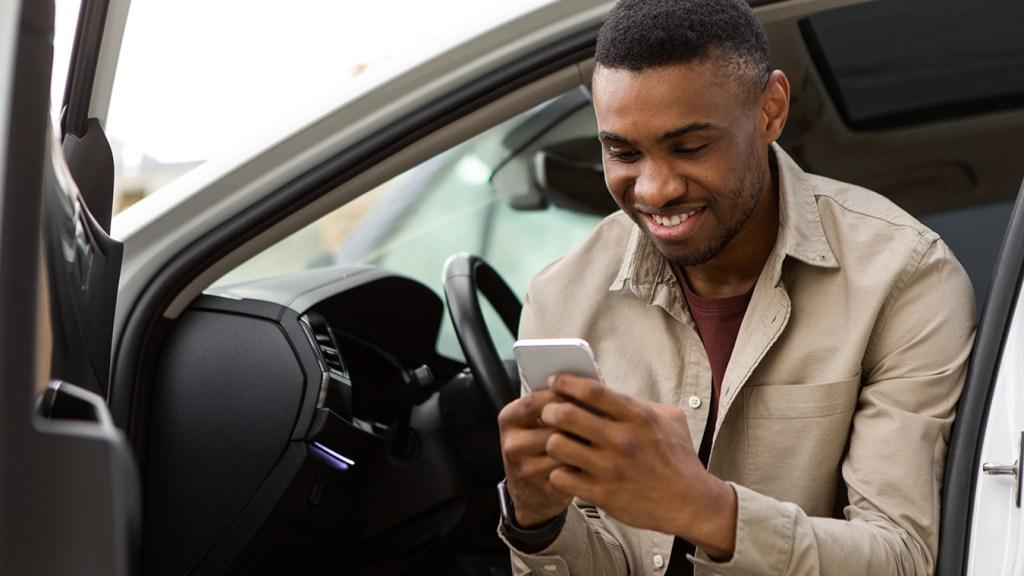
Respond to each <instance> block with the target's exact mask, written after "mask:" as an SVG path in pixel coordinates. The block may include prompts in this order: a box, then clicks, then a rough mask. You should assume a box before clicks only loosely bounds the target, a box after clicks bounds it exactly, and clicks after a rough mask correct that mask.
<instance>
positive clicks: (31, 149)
mask: <svg viewBox="0 0 1024 576" xmlns="http://www.w3.org/2000/svg"><path fill="white" fill-rule="evenodd" d="M12 4H14V5H15V8H16V10H15V11H14V12H15V14H18V13H19V12H20V14H19V16H17V17H14V18H12V19H11V20H0V21H2V22H3V23H4V24H7V23H10V22H14V23H16V24H17V27H16V29H15V32H14V33H12V34H11V35H9V36H4V37H5V38H12V39H14V44H13V48H14V50H13V51H10V52H8V51H6V50H5V48H7V46H5V47H4V48H0V58H3V59H4V63H3V64H0V71H2V72H5V73H8V75H7V76H5V77H3V78H2V79H0V80H2V85H3V86H4V88H5V95H6V93H7V92H6V89H9V90H10V92H9V94H10V95H11V99H10V100H9V106H4V107H3V108H2V110H3V113H4V114H5V115H7V114H9V116H5V117H4V118H3V120H0V127H3V128H4V132H3V133H2V137H3V139H4V142H5V148H4V149H5V156H4V158H3V159H4V164H3V170H4V172H3V174H2V180H0V181H2V182H3V190H2V196H0V425H2V427H3V433H2V434H0V467H2V469H3V471H4V474H3V490H2V491H0V549H2V552H3V553H2V555H0V572H3V573H5V574H117V575H122V574H124V575H127V574H130V573H132V566H131V563H132V560H133V559H134V558H135V557H136V555H135V554H133V553H132V549H133V547H134V545H135V544H134V543H135V542H137V541H138V539H137V537H136V536H137V534H138V525H139V522H138V519H139V508H138V494H137V490H138V483H137V480H136V479H135V471H134V464H133V463H132V459H131V456H130V454H129V453H128V451H127V444H126V442H125V440H124V437H123V435H121V433H120V432H119V431H117V430H116V429H115V428H114V427H113V423H112V420H111V418H110V415H109V412H108V411H107V408H106V404H105V402H104V401H103V398H102V397H100V396H98V395H96V394H92V393H89V392H86V391H84V390H80V389H78V388H77V387H74V386H72V385H68V384H64V383H59V382H54V383H53V384H51V387H50V389H49V390H50V391H49V394H48V396H47V397H46V398H48V399H49V402H46V401H44V399H39V398H37V397H36V392H37V391H38V382H45V381H46V379H47V377H48V368H49V366H48V365H49V362H48V358H45V356H42V354H43V353H44V351H45V350H46V346H44V345H41V344H42V343H45V342H47V341H48V335H49V331H48V329H47V328H48V325H47V323H46V322H45V321H44V319H45V318H46V316H47V315H46V305H47V301H48V299H47V298H46V295H47V292H48V291H47V289H46V287H45V283H46V282H47V278H49V280H51V281H55V282H59V281H61V280H65V278H63V277H58V278H51V277H49V276H50V275H48V274H45V273H43V272H42V271H41V268H44V267H45V264H44V261H43V258H45V256H44V254H45V251H43V250H41V244H42V241H43V236H44V235H42V234H40V228H39V227H40V222H41V221H42V214H43V211H44V206H49V205H50V204H49V203H48V199H49V198H47V196H48V195H50V196H52V195H54V194H58V195H59V194H66V193H67V192H66V190H65V189H61V188H60V185H61V179H60V178H58V177H56V176H55V172H54V170H55V169H57V168H59V166H60V163H61V162H62V158H61V154H60V151H59V149H58V148H57V146H56V144H55V141H54V138H55V137H54V136H53V135H52V132H51V131H50V130H49V128H50V121H49V118H48V108H49V106H48V94H49V77H50V69H51V62H52V58H53V46H52V36H53V20H54V5H53V2H52V0H25V1H24V2H13V3H12V2H6V3H4V4H3V5H0V6H2V8H0V9H2V10H4V11H5V13H4V14H3V16H4V17H6V16H8V15H9V14H10V13H7V12H6V11H7V9H9V8H10V7H11V5H12ZM37 336H41V338H38V339H37ZM62 388H63V390H62ZM66 407H72V408H69V409H67V410H66ZM55 408H56V409H55Z"/></svg>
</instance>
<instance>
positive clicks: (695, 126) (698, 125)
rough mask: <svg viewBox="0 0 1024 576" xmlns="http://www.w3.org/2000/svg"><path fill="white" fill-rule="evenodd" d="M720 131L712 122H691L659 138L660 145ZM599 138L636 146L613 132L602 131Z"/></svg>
mask: <svg viewBox="0 0 1024 576" xmlns="http://www.w3.org/2000/svg"><path fill="white" fill-rule="evenodd" d="M718 129H719V126H718V125H717V124H712V123H711V122H691V123H689V124H687V125H686V126H682V127H680V128H676V129H675V130H669V131H668V132H665V133H664V134H662V135H661V136H659V137H658V143H659V144H661V143H664V142H668V141H669V140H674V139H676V138H679V137H680V136H685V135H687V134H689V133H690V132H706V131H710V130H718ZM597 137H598V138H599V139H600V140H611V141H612V142H621V143H623V144H628V145H630V146H633V145H634V144H633V141H632V140H630V139H629V138H626V137H624V136H619V135H618V134H612V133H611V132H604V131H601V132H600V133H598V135H597Z"/></svg>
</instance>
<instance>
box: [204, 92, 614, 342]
mask: <svg viewBox="0 0 1024 576" xmlns="http://www.w3.org/2000/svg"><path fill="white" fill-rule="evenodd" d="M574 96H575V95H574ZM556 100H557V99H556ZM545 106H546V105H542V106H538V107H537V108H536V109H534V110H532V111H530V112H527V113H526V114H523V115H521V116H519V117H517V118H513V119H511V120H509V121H507V122H505V123H503V124H501V125H499V126H496V127H494V128H492V129H491V130H488V131H487V132H485V133H483V134H481V135H479V136H477V137H476V138H474V139H472V140H470V141H469V142H466V143H464V144H462V145H461V146H458V147H456V148H454V149H452V150H449V151H447V152H445V153H443V154H440V155H438V156H436V157H434V158H433V159H431V160H428V161H427V162H424V163H423V164H421V165H420V166H417V167H416V168H413V169H412V170H409V171H407V172H405V173H404V174H401V175H399V176H397V177H396V178H394V179H392V180H391V181H389V182H387V183H385V184H384V185H382V186H379V187H378V188H376V189H374V190H372V191H370V192H367V193H366V194H364V195H363V196H361V197H359V198H357V199H356V200H354V201H352V202H350V203H348V204H346V205H345V206H342V207H341V208H339V209H337V210H335V211H334V212H332V213H330V214H328V215H326V216H324V217H322V218H321V219H319V220H317V221H316V222H314V223H313V224H310V225H309V226H307V227H306V228H304V229H302V230H300V231H298V232H296V233H294V234H292V235H291V236H289V237H288V238H286V239H284V240H282V241H281V242H279V243H278V244H276V245H275V246H273V247H271V248H269V249H267V250H265V251H264V252H262V253H260V254H258V255H256V256H255V257H253V258H251V259H250V260H249V261H247V262H245V263H243V264H242V265H241V266H239V267H238V268H236V269H235V270H233V271H231V272H230V273H228V274H227V275H225V276H224V277H223V278H221V279H220V280H218V281H217V282H216V283H215V284H214V286H222V285H226V284H232V283H235V282H240V281H245V280H249V279H255V278H262V277H267V276H272V275H278V274H283V273H288V272H294V271H298V270H301V269H308V268H317V267H322V266H331V265H345V264H367V265H373V266H380V267H383V268H387V269H389V270H394V271H397V272H400V273H402V274H405V275H407V276H410V277H412V278H415V279H416V280H418V281H420V282H422V283H423V284H425V285H426V286H428V287H430V288H431V289H432V290H434V292H436V293H437V294H438V295H439V296H441V297H442V298H443V282H442V271H443V269H444V263H445V260H447V259H448V257H449V256H451V255H452V254H456V253H459V252H469V253H473V254H477V255H480V256H482V257H483V258H484V259H485V260H487V261H488V263H490V264H491V266H493V267H494V268H495V270H497V271H498V273H499V274H501V275H502V277H503V278H504V279H505V281H506V282H508V284H509V286H511V288H512V289H513V291H515V292H516V294H517V295H518V296H519V298H520V299H522V298H523V295H524V294H525V292H526V284H527V282H528V281H529V279H530V278H531V277H532V276H533V275H534V274H536V273H537V272H538V271H540V269H541V268H543V267H544V266H545V265H547V264H548V263H549V262H551V261H552V260H554V259H556V258H558V257H559V256H560V255H562V254H563V253H564V252H565V251H566V250H568V249H569V248H570V247H572V246H573V245H574V244H575V243H577V242H579V241H580V240H581V239H583V237H584V236H586V235H587V233H588V232H590V230H591V229H592V228H593V227H594V226H595V225H596V224H597V223H598V222H599V221H600V220H601V216H596V215H592V214H584V213H581V212H577V211H574V210H569V209H566V208H560V207H558V206H555V205H553V204H547V205H543V204H540V205H537V204H535V205H533V206H532V207H531V208H532V209H518V208H514V207H513V206H512V205H511V204H512V203H515V202H519V204H518V205H519V206H520V207H522V200H521V199H520V200H510V198H509V195H508V194H503V193H500V191H499V190H498V189H497V188H496V186H495V184H494V181H493V179H492V175H493V174H494V173H495V171H496V170H498V169H500V168H502V167H504V166H507V165H509V164H510V160H509V159H510V158H513V157H514V158H516V159H518V160H523V159H524V158H528V157H530V154H532V153H533V149H534V148H536V147H537V146H539V145H540V144H535V145H534V146H533V148H531V147H530V146H526V147H525V149H523V150H517V149H509V148H508V145H509V143H510V141H512V140H522V131H521V130H519V131H518V132H517V134H516V136H517V137H516V138H507V136H508V135H509V134H510V133H512V132H513V131H516V130H517V129H519V128H521V127H523V126H527V127H530V126H535V125H537V122H533V123H529V122H528V121H529V120H530V119H531V118H533V119H534V120H536V118H538V117H543V114H542V112H543V111H544V110H545ZM576 116H577V117H583V118H584V119H586V118H588V117H589V118H590V119H592V118H593V108H592V107H590V106H589V103H587V105H586V106H585V107H583V108H581V109H579V111H578V112H577V113H576ZM563 117H564V115H563ZM573 120H574V118H573V117H569V119H568V120H565V121H563V122H562V123H561V124H559V123H557V122H556V123H555V124H554V127H551V126H544V125H541V128H540V131H539V132H537V133H534V134H532V135H530V139H531V140H532V141H535V142H539V143H543V142H545V141H547V142H557V141H558V140H559V138H576V137H578V134H576V133H574V132H571V131H569V130H568V129H566V128H565V127H566V126H570V128H571V127H572V126H571V125H572V121H573ZM592 121H593V122H594V129H593V135H594V136H593V137H594V142H595V143H596V141H597V140H596V120H592ZM578 123H579V122H577V124H578ZM541 132H543V134H542V133H541ZM523 164H524V165H525V164H526V162H523ZM532 178H533V177H532V175H531V174H530V173H529V172H528V171H525V172H523V175H522V177H521V178H520V180H521V182H520V183H519V184H521V189H527V188H530V187H532V186H533V184H532V182H533V179H532ZM505 187H506V188H508V187H509V185H508V184H507V182H506V184H505ZM513 187H514V186H513ZM596 192H597V193H602V194H607V191H605V190H603V189H602V190H599V191H596ZM484 315H485V318H486V320H487V324H488V327H489V328H490V329H491V335H492V338H493V339H494V341H495V345H496V346H497V348H498V351H499V353H501V355H502V356H503V357H505V358H511V357H512V342H513V340H514V338H513V335H511V334H509V333H508V331H507V330H506V329H504V326H503V324H502V323H501V320H500V318H499V317H498V316H497V313H496V312H494V311H493V309H491V308H490V307H489V306H488V305H487V304H486V302H485V303H484ZM444 321H445V324H444V326H443V327H442V333H441V335H440V336H439V339H438V343H437V346H438V351H439V352H440V353H442V354H445V355H447V356H449V357H452V358H457V359H462V351H461V349H460V347H459V344H458V340H457V338H456V337H455V333H454V331H453V329H452V327H451V323H450V320H449V319H448V317H447V315H446V316H445V320H444Z"/></svg>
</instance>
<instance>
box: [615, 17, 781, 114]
mask: <svg viewBox="0 0 1024 576" xmlns="http://www.w3.org/2000/svg"><path fill="white" fill-rule="evenodd" d="M716 54H718V55H720V56H721V57H722V58H723V59H724V61H725V63H727V64H728V65H729V67H730V68H732V69H733V70H734V72H735V73H736V74H737V78H736V79H737V80H739V82H740V85H741V86H743V87H745V88H747V89H749V90H750V91H751V100H752V101H756V100H757V97H758V96H759V95H760V93H761V90H762V89H763V88H764V85H765V82H766V81H767V79H768V75H769V74H770V73H771V71H772V58H771V53H770V52H769V51H768V36H767V35H766V34H765V31H764V27H763V26H761V22H760V21H758V19H757V16H755V15H754V11H753V10H752V9H751V8H750V5H749V4H747V2H745V1H744V0H620V1H619V2H618V3H617V4H615V6H614V7H613V8H612V10H611V12H609V13H608V17H607V18H606V19H605V22H604V25H603V26H601V31H600V32H599V33H598V35H597V54H596V57H595V59H596V61H597V65H598V66H599V67H604V68H610V69H619V70H623V69H624V70H631V71H634V72H641V71H643V70H647V69H651V68H660V67H664V66H672V65H676V64H689V63H690V62H695V61H700V60H704V59H706V58H709V57H711V56H713V55H716Z"/></svg>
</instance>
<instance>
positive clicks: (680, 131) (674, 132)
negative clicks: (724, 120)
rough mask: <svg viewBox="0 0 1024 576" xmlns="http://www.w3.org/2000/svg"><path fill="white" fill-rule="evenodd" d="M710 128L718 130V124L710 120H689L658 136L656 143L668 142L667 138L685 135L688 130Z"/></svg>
mask: <svg viewBox="0 0 1024 576" xmlns="http://www.w3.org/2000/svg"><path fill="white" fill-rule="evenodd" d="M710 130H718V125H717V124H712V123H711V122H691V123H689V124H687V125H686V126H683V127H681V128H676V129H675V130H671V131H669V132H665V133H664V134H662V135H661V137H660V138H658V143H659V144H660V143H663V142H668V141H669V140H675V139H676V138H679V137H680V136H685V135H687V134H689V133H690V132H707V131H710Z"/></svg>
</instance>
